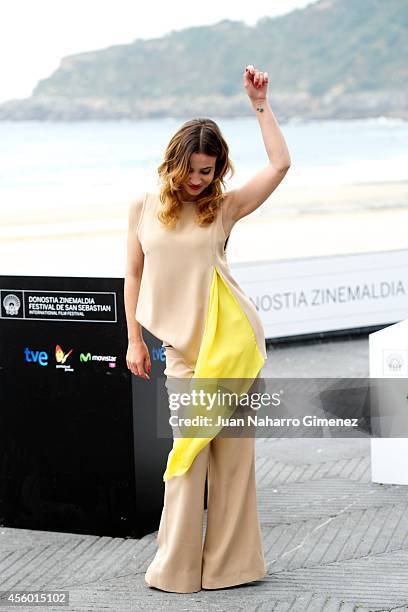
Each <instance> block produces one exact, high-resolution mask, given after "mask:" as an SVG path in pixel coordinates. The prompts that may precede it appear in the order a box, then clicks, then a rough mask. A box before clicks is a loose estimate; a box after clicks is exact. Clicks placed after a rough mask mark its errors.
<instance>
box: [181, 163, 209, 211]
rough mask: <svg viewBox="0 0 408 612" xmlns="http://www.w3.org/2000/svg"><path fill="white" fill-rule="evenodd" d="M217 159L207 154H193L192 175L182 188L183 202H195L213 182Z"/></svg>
mask: <svg viewBox="0 0 408 612" xmlns="http://www.w3.org/2000/svg"><path fill="white" fill-rule="evenodd" d="M216 161H217V158H216V157H212V156H210V155H206V154H205V153H192V155H191V157H190V174H189V177H188V179H187V181H186V182H185V183H183V185H182V186H181V196H182V199H183V200H195V199H196V197H197V196H198V195H200V194H201V193H202V192H203V191H204V189H205V188H206V187H208V185H209V184H210V183H211V182H212V180H213V179H214V174H215V162H216Z"/></svg>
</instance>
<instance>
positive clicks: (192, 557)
mask: <svg viewBox="0 0 408 612" xmlns="http://www.w3.org/2000/svg"><path fill="white" fill-rule="evenodd" d="M164 373H165V374H166V375H167V377H178V378H183V377H191V376H192V375H193V371H192V370H191V368H189V367H188V366H187V365H186V363H185V362H184V360H183V358H182V357H181V356H180V354H179V353H178V352H177V351H176V349H174V348H173V347H171V346H166V369H165V372H164ZM168 380H169V378H168V379H167V381H168ZM166 385H167V387H168V383H166ZM206 476H207V489H208V502H207V527H206V532H205V538H204V544H203V519H204V490H205V479H206ZM157 544H158V550H157V552H156V556H155V557H154V559H153V561H152V562H151V564H150V565H149V567H148V569H147V571H146V574H145V581H146V583H147V584H148V585H149V586H151V587H156V588H158V589H161V590H164V591H171V592H175V593H193V592H197V591H199V590H200V589H202V588H203V589H218V588H223V587H229V586H233V585H238V584H243V583H246V582H251V581H254V580H260V579H262V578H264V577H265V575H266V573H267V570H266V565H265V560H264V555H263V549H262V538H261V530H260V525H259V516H258V506H257V496H256V484H255V440H254V438H227V437H224V438H222V437H219V436H216V437H215V438H213V439H212V440H211V442H210V443H209V444H207V446H205V447H204V448H203V449H202V451H201V452H200V453H199V454H198V455H197V457H196V458H195V459H194V461H193V463H192V465H191V467H190V468H189V469H188V470H187V472H186V473H185V474H183V475H182V476H175V477H173V478H171V479H170V480H168V481H166V482H165V494H164V506H163V511H162V515H161V520H160V525H159V531H158V536H157Z"/></svg>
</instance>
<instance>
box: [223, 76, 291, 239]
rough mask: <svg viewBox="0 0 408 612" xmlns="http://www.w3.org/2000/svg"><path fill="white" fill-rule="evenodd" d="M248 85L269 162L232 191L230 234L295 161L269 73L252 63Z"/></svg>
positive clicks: (226, 220)
mask: <svg viewBox="0 0 408 612" xmlns="http://www.w3.org/2000/svg"><path fill="white" fill-rule="evenodd" d="M243 78H244V87H245V90H246V92H247V94H248V97H249V99H250V102H251V105H252V107H253V109H254V111H255V112H256V115H257V118H258V121H259V125H260V128H261V132H262V138H263V141H264V145H265V149H266V152H267V155H268V158H269V163H268V164H267V165H266V166H265V167H264V168H261V170H259V172H257V173H256V174H255V175H254V176H253V177H252V178H251V179H250V180H249V181H247V183H245V184H244V185H243V186H242V187H239V188H237V189H233V190H231V191H229V192H228V194H227V198H226V202H225V204H226V206H225V207H223V208H224V212H223V224H224V229H225V232H226V233H227V234H229V232H230V230H231V228H232V226H233V225H234V223H235V222H236V221H237V220H238V219H241V217H245V216H246V215H249V214H250V213H251V212H253V211H254V210H255V209H257V208H258V207H259V206H260V205H261V204H262V203H263V202H265V200H266V199H267V198H268V197H269V196H270V194H271V193H272V192H273V191H274V190H275V189H276V187H277V186H278V185H279V183H280V182H281V181H282V179H283V178H284V176H285V174H286V172H287V171H288V169H289V168H290V164H291V160H290V155H289V151H288V148H287V146H286V141H285V139H284V137H283V134H282V132H281V130H280V128H279V125H278V122H277V120H276V118H275V115H274V114H273V111H272V109H271V107H270V105H269V102H268V98H267V95H266V94H267V88H268V78H269V77H268V73H267V72H260V71H259V70H257V69H255V68H254V67H253V66H252V65H249V66H247V68H246V69H245V73H244V77H243Z"/></svg>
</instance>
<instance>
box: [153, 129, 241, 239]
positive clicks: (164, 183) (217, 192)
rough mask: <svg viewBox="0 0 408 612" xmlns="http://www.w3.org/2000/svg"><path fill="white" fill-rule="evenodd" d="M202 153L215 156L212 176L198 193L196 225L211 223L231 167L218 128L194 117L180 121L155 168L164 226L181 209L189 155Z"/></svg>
mask: <svg viewBox="0 0 408 612" xmlns="http://www.w3.org/2000/svg"><path fill="white" fill-rule="evenodd" d="M193 153H204V154H205V155H209V156H211V157H216V158H217V159H216V162H215V173H214V179H213V180H212V181H211V183H210V185H208V186H207V187H206V188H205V189H204V191H203V192H202V193H201V194H200V195H199V196H198V198H197V200H196V202H195V205H196V219H197V223H198V224H199V225H209V224H211V223H212V222H213V221H214V219H215V217H216V215H217V211H218V208H219V206H220V204H221V202H222V199H223V197H224V195H223V190H224V189H225V183H224V177H225V175H226V174H227V172H230V174H231V176H233V174H234V172H235V170H234V166H233V164H232V162H231V160H230V159H229V149H228V145H227V143H226V142H225V140H224V138H223V136H222V134H221V130H220V128H219V127H218V125H217V124H216V123H215V121H213V120H212V119H207V118H196V119H191V120H190V121H186V123H183V125H182V126H181V128H180V129H179V130H178V131H177V132H176V133H175V134H174V136H173V137H172V138H171V140H170V142H169V144H168V145H167V148H166V151H165V154H164V160H163V162H162V163H161V164H160V166H159V167H158V169H157V171H158V174H159V180H160V193H159V197H160V202H161V207H160V211H159V213H158V218H159V220H160V221H161V222H162V223H163V224H164V225H165V226H167V227H168V228H172V227H174V226H175V225H176V224H177V220H178V218H179V213H180V211H181V209H182V206H183V204H182V202H181V196H180V190H181V186H182V184H183V183H184V182H186V181H187V180H188V177H189V173H190V157H191V155H192V154H193Z"/></svg>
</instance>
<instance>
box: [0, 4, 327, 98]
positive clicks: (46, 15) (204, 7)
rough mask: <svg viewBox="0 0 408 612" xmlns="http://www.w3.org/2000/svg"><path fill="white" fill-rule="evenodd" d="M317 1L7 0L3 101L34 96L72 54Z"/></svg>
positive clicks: (1, 29)
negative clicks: (38, 86)
mask: <svg viewBox="0 0 408 612" xmlns="http://www.w3.org/2000/svg"><path fill="white" fill-rule="evenodd" d="M315 1H316V0H257V2H256V3H254V2H246V3H244V2H237V0H224V2H219V1H217V0H201V1H197V0H195V1H191V0H189V1H187V0H175V1H173V2H169V1H168V0H161V1H159V2H149V0H144V2H138V1H137V0H69V2H68V0H2V2H1V5H0V102H3V101H5V100H10V99H13V98H25V97H28V96H30V95H31V92H32V90H33V88H34V87H35V85H36V84H37V82H38V81H39V80H40V79H44V78H46V77H48V76H50V74H51V73H52V72H54V70H56V69H57V68H58V66H59V63H60V60H61V58H62V57H64V56H66V55H71V54H73V53H80V52H82V51H91V50H94V49H102V48H106V47H109V46H111V45H115V44H123V43H130V42H133V41H134V40H135V39H136V38H144V39H147V38H156V37H160V36H163V35H164V34H166V33H167V32H170V31H171V30H181V29H183V28H186V27H189V26H197V25H208V24H213V23H217V22H218V21H221V20H222V19H232V20H234V21H244V22H245V23H247V24H248V25H255V23H256V22H257V20H258V19H259V18H261V17H265V16H268V17H273V16H277V15H283V14H285V13H288V12H290V11H291V10H293V9H296V8H303V7H305V6H307V5H308V4H313V3H314V2H315ZM255 42H256V41H254V43H255Z"/></svg>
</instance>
